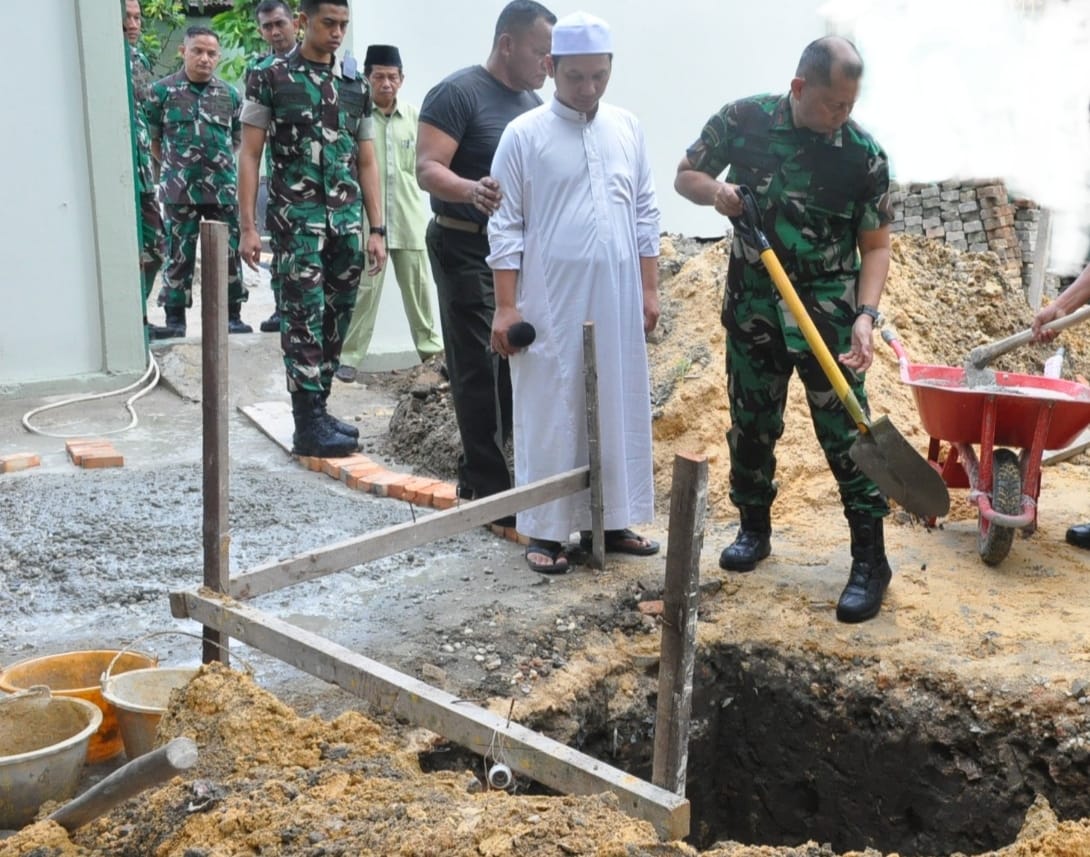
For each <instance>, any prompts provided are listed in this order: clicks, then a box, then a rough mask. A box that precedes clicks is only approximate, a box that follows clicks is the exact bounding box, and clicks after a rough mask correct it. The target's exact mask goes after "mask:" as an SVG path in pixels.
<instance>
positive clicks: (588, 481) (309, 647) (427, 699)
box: [170, 313, 690, 839]
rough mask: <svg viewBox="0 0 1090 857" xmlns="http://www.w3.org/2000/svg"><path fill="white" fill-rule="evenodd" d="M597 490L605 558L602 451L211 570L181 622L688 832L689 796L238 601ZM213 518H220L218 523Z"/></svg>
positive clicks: (210, 469) (222, 507)
mask: <svg viewBox="0 0 1090 857" xmlns="http://www.w3.org/2000/svg"><path fill="white" fill-rule="evenodd" d="M217 314H218V313H217ZM221 326H225V325H221ZM215 327H216V325H215V324H213V325H212V326H210V327H206V328H205V330H206V335H207V333H208V331H210V330H212V329H213V328H215ZM583 342H584V361H585V362H586V365H585V369H584V382H585V388H586V394H587V402H588V408H587V410H588V416H587V431H588V444H589V445H590V447H591V449H592V450H594V451H595V453H597V451H598V450H599V449H600V437H599V424H598V410H597V402H598V375H597V367H596V354H595V350H594V329H593V325H586V326H584V332H583ZM209 373H210V368H209V363H208V361H206V362H205V366H204V377H205V385H206V388H207V387H208V385H209V384H210V383H211V384H212V385H213V386H216V385H218V382H217V381H215V380H212V381H210V380H209ZM206 392H207V391H206ZM205 401H207V402H211V403H212V405H211V408H210V413H209V414H208V417H207V418H206V424H205V425H206V430H207V427H208V426H209V425H212V426H218V425H220V423H221V420H223V419H224V418H225V408H226V395H223V396H221V395H219V393H218V389H217V394H216V395H215V396H209V395H206V396H205ZM221 412H222V413H221ZM212 432H213V434H217V435H218V432H217V431H216V429H214V428H213V429H212ZM224 437H225V435H224ZM212 442H214V443H215V444H216V449H217V450H218V449H219V443H220V442H221V439H220V438H219V437H218V436H217V437H216V438H214V439H212ZM215 458H216V456H215V455H208V454H206V455H205V459H204V469H205V481H206V484H216V485H218V486H219V491H218V494H217V493H216V492H213V496H211V498H210V497H209V494H208V492H207V491H206V494H205V503H206V509H205V516H206V554H207V553H208V550H209V548H213V549H214V548H218V550H219V553H220V554H225V553H226V549H227V545H228V544H229V542H224V541H223V539H222V536H221V537H220V538H215V539H210V538H209V535H211V532H212V531H216V530H219V532H220V533H222V532H224V529H223V528H220V527H217V526H216V525H215V524H216V523H218V522H219V520H220V519H221V517H224V516H225V515H226V510H227V502H228V501H227V496H226V493H227V491H226V479H225V478H222V477H221V476H220V474H219V473H218V469H217V464H216V461H214V460H213V459H215ZM224 460H225V458H224ZM209 480H211V483H209ZM588 488H589V489H590V491H591V497H592V500H593V502H592V504H591V522H592V532H593V533H594V539H595V544H596V545H597V546H598V549H599V550H600V551H602V552H603V556H602V557H600V558H604V540H603V538H602V534H603V517H604V513H603V505H602V502H601V499H602V488H601V467H600V460H599V458H598V456H597V454H594V455H592V456H591V458H590V465H589V466H587V467H580V468H576V469H575V470H570V471H568V472H566V473H561V474H558V475H556V476H552V477H549V478H547V479H542V480H539V481H537V482H534V483H531V484H529V485H524V486H521V487H519V488H512V489H511V490H509V491H504V492H502V493H500V494H494V495H492V496H490V497H486V498H484V499H482V500H476V501H473V502H469V503H464V504H462V505H460V506H456V507H454V508H452V509H447V510H446V511H443V512H435V513H433V514H430V515H427V516H426V517H423V518H421V519H420V520H417V521H411V522H407V523H404V524H398V525H395V526H392V527H387V528H385V529H382V530H379V531H378V532H375V533H370V534H368V535H365V536H362V537H360V538H355V539H350V540H347V541H344V542H339V543H337V544H333V545H328V546H326V547H323V548H320V549H318V550H314V551H311V552H309V553H305V554H300V555H297V556H294V557H291V558H289V559H286V560H282V561H279V562H274V563H269V564H267V565H264V566H258V567H257V568H253V569H250V570H249V571H246V572H243V573H242V574H239V575H238V576H236V577H235V578H233V579H230V578H229V577H228V575H227V574H223V575H222V577H221V576H220V574H219V573H216V572H215V571H213V572H212V573H211V574H209V573H208V572H207V571H206V575H205V584H206V587H205V588H204V589H202V590H199V591H197V592H173V593H171V595H170V606H171V613H172V615H173V616H175V617H176V618H179V619H184V618H190V619H193V620H195V621H197V622H200V623H201V624H202V625H203V626H204V634H205V641H206V648H207V643H208V641H210V640H213V639H217V640H222V641H223V642H224V643H226V641H227V640H228V639H229V638H231V637H234V638H236V639H238V640H241V641H243V642H245V643H246V644H248V645H250V646H253V647H254V648H256V649H260V650H261V651H263V652H265V653H266V654H269V655H272V656H273V657H276V658H279V659H280V660H282V661H284V662H285V663H288V664H291V665H292V666H294V667H296V668H298V669H301V670H303V671H304V672H308V673H310V674H311V675H314V676H316V677H318V678H320V679H323V680H324V681H327V682H329V683H331V684H335V685H337V686H338V687H341V688H344V689H345V690H347V691H349V692H350V693H353V694H355V695H356V696H359V697H360V698H362V699H365V700H367V701H368V702H370V703H371V704H372V705H373V706H375V708H376V709H378V710H380V711H383V712H388V713H392V714H395V715H397V716H399V717H402V718H405V719H406V720H409V721H410V722H412V723H415V724H417V725H420V726H423V727H425V728H427V729H430V730H432V731H433V732H436V733H438V734H439V735H442V736H444V737H446V738H448V739H450V740H452V741H455V742H457V743H458V744H460V745H462V746H464V747H466V748H468V749H470V750H471V751H473V752H475V753H478V754H480V755H482V756H488V755H493V756H496V755H499V754H500V753H502V757H501V758H502V761H503V762H504V763H505V764H507V765H508V766H509V767H510V768H511V769H512V770H514V771H517V772H519V773H522V774H525V775H526V776H529V777H531V778H533V779H535V780H537V781H538V782H541V783H544V784H545V785H547V786H550V787H551V788H555V789H557V790H559V791H563V792H566V793H570V794H597V793H599V792H602V791H609V792H612V793H613V794H615V795H616V796H617V798H618V800H619V801H620V807H621V809H622V810H624V811H625V812H627V813H629V814H630V815H633V816H635V817H637V818H642V819H644V820H646V821H649V822H650V823H651V824H652V825H653V826H654V827H655V829H656V830H657V831H658V833H659V835H660V836H662V837H664V838H667V839H682V838H684V837H685V836H687V835H688V833H689V823H690V820H689V811H690V807H689V802H688V801H687V800H685V798H684V797H682V796H679V795H676V794H673V793H671V792H669V791H667V790H665V789H662V788H659V787H658V786H655V785H652V784H651V783H648V782H645V781H644V780H641V779H639V778H638V777H634V776H632V775H630V774H627V773H625V772H624V771H621V770H619V769H617V768H614V767H612V766H610V765H607V764H605V763H603V762H600V761H598V760H597V759H594V758H592V757H591V756H587V755H586V754H584V753H581V752H579V751H577V750H573V749H572V748H570V747H567V746H565V745H564V744H561V743H559V742H557V741H554V740H552V739H551V738H547V737H545V736H543V735H540V734H538V733H536V732H534V731H532V730H530V729H527V728H525V727H523V726H519V725H518V724H517V723H512V722H511V721H510V720H509V719H508V720H505V719H503V718H501V717H499V716H497V715H495V714H493V713H492V712H489V711H487V710H485V709H483V708H480V707H478V706H476V705H472V704H470V703H468V702H466V701H465V700H461V699H458V698H457V697H454V696H452V695H451V694H449V693H446V692H445V691H442V690H439V689H438V688H435V687H432V686H430V685H428V684H426V683H424V682H422V681H419V680H418V679H415V678H413V677H412V676H408V675H405V674H404V673H400V672H398V671H396V670H394V669H392V668H390V667H387V666H385V665H383V664H381V663H379V662H377V661H373V660H371V659H369V658H367V657H365V656H363V655H361V654H358V653H356V652H353V651H352V650H350V649H347V648H345V647H343V646H340V645H337V644H336V643H333V642H332V641H330V640H327V639H325V638H324V637H321V636H320V635H318V634H314V633H311V632H309V631H306V630H304V629H302V628H299V627H297V626H295V625H292V624H290V623H288V622H285V621H283V620H281V619H278V618H276V617H273V616H269V615H267V614H264V613H262V612H261V611H259V610H258V609H256V608H254V607H251V606H248V605H244V604H242V603H240V602H239V601H238V600H236V599H247V598H254V597H256V596H258V595H262V594H265V593H269V592H274V591H276V590H278V589H282V588H284V587H286V586H291V585H293V584H295V583H301V582H303V581H306V580H313V579H316V578H319V577H323V576H325V575H328V574H333V573H335V572H337V571H341V570H343V569H345V568H351V567H352V566H355V565H358V564H360V563H363V562H367V561H368V560H373V559H378V558H380V557H384V556H390V555H392V554H396V553H399V552H401V551H403V550H407V549H409V548H413V547H417V546H419V545H422V544H426V543H428V542H431V541H435V540H436V539H440V538H444V537H446V536H451V535H455V534H457V533H461V532H465V531H466V530H469V529H472V528H473V527H476V526H480V525H482V524H486V523H488V522H490V521H493V520H495V519H496V518H499V517H502V516H503V515H507V514H511V513H512V512H521V511H523V510H524V509H529V508H532V507H534V506H538V505H540V504H542V503H546V502H549V501H551V500H556V499H559V498H561V497H566V496H569V495H571V494H574V493H577V492H579V491H583V490H586V489H588ZM210 520H211V521H212V522H213V524H212V526H210V527H209V526H207V525H208V523H209V521H210ZM213 542H214V544H213ZM223 560H224V562H223V565H222V567H223V568H224V569H226V568H229V566H228V565H227V563H226V556H223ZM216 565H218V563H209V564H207V565H206V569H208V568H213V569H214V568H215V567H216ZM598 567H601V565H599V566H598ZM225 584H226V585H225ZM225 590H226V591H225Z"/></svg>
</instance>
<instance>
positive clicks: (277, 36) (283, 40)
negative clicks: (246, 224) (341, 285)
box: [246, 0, 296, 333]
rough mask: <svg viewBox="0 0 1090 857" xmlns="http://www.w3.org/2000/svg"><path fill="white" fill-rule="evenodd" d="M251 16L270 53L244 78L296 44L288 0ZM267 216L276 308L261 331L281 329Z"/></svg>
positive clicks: (265, 0) (273, 0) (275, 250)
mask: <svg viewBox="0 0 1090 857" xmlns="http://www.w3.org/2000/svg"><path fill="white" fill-rule="evenodd" d="M254 17H255V18H257V31H258V32H259V33H260V34H261V38H262V39H264V41H265V44H267V45H268V46H269V53H268V54H266V55H265V56H263V57H261V58H259V59H258V60H257V61H256V62H254V63H253V64H252V65H251V66H250V67H249V68H248V69H247V70H246V79H247V80H248V79H249V77H250V72H252V71H253V70H254V69H255V68H257V66H258V65H260V64H261V63H262V62H264V61H265V60H266V59H268V58H269V57H271V56H278V57H282V56H284V55H285V54H286V53H288V52H289V51H290V50H291V49H292V48H294V47H295V45H296V26H295V13H294V12H292V10H291V7H290V6H289V5H288V3H287V0H261V2H260V3H258V4H257V6H256V7H255V8H254ZM271 174H272V148H271V147H268V148H266V149H265V176H266V178H267V177H268V176H269V175H271ZM270 219H271V218H270V217H269V216H268V213H267V214H266V217H265V229H266V230H267V233H268V236H269V249H270V250H272V257H273V258H272V264H271V265H270V266H269V275H270V276H269V286H270V287H271V288H272V293H273V300H274V301H275V303H276V309H275V310H273V314H272V315H270V316H269V317H268V318H267V319H265V320H264V321H263V322H261V325H260V329H261V332H262V333H279V332H280V281H281V279H282V275H281V273H280V270H279V268H278V267H277V260H279V259H280V256H281V253H280V248H279V247H278V245H277V240H276V233H274V232H273V231H272V230H271V229H270V228H269V227H270V224H269V221H270Z"/></svg>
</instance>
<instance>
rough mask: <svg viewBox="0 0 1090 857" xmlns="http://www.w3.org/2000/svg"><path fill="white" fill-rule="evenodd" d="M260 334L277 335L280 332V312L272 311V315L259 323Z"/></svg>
mask: <svg viewBox="0 0 1090 857" xmlns="http://www.w3.org/2000/svg"><path fill="white" fill-rule="evenodd" d="M260 327H261V332H262V333H279V332H280V310H273V314H272V315H270V316H269V317H268V318H267V319H265V320H264V321H263V322H261V325H260Z"/></svg>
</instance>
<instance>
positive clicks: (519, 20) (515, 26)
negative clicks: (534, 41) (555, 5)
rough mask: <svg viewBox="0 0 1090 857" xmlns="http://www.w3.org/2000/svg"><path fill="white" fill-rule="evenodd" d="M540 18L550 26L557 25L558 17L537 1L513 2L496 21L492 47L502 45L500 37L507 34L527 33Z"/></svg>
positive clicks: (513, 0)
mask: <svg viewBox="0 0 1090 857" xmlns="http://www.w3.org/2000/svg"><path fill="white" fill-rule="evenodd" d="M538 18H544V19H545V20H546V22H548V23H549V24H555V23H556V15H554V14H553V13H552V12H550V11H549V10H548V9H546V8H545V7H544V6H542V5H541V4H540V3H537V2H535V0H511V2H510V3H508V4H507V5H506V6H504V7H503V11H502V12H500V17H499V18H497V19H496V32H495V34H494V35H493V36H492V47H496V45H498V44H499V43H500V36H502V35H504V34H505V33H506V34H508V35H512V36H518V35H521V34H522V33H525V32H526V31H527V30H529V29H531V28H532V27H533V26H534V24H535V23H537V19H538Z"/></svg>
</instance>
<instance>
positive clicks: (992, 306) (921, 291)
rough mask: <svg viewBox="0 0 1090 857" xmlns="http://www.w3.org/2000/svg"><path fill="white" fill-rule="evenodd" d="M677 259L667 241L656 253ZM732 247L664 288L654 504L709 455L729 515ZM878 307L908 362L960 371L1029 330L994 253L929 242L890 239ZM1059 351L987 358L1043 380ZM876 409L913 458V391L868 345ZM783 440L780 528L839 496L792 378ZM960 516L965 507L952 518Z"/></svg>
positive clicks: (712, 501)
mask: <svg viewBox="0 0 1090 857" xmlns="http://www.w3.org/2000/svg"><path fill="white" fill-rule="evenodd" d="M672 252H673V248H672V247H671V246H670V243H669V242H664V245H663V256H664V258H668V257H669V255H670V254H671V253H672ZM728 255H729V247H728V246H726V245H725V244H723V243H719V244H716V245H714V246H712V247H709V248H707V249H705V250H703V252H701V253H699V254H698V255H696V256H694V257H692V258H690V259H688V260H687V261H685V262H684V264H683V265H682V266H681V267H680V268H679V270H678V272H677V274H676V275H674V276H673V277H671V278H669V279H667V280H665V281H664V283H663V288H662V292H663V303H664V306H666V308H667V309H666V311H665V312H664V316H667V317H669V318H670V319H671V323H670V326H669V328H668V330H667V331H666V332H665V333H664V335H663V336H662V338H661V341H659V342H652V343H651V345H650V346H649V352H648V353H649V354H650V356H651V372H652V378H653V385H654V389H655V390H656V391H662V390H668V391H669V395H668V396H660V399H662V401H659V402H656V410H655V422H654V426H653V428H654V438H655V488H656V493H657V495H658V497H659V499H660V503H661V502H662V501H663V500H664V499H665V498H667V497H668V496H669V490H670V479H671V475H672V462H673V458H674V455H675V453H677V452H702V453H703V454H705V455H706V456H707V457H708V466H709V486H708V503H709V510H710V512H711V514H713V515H716V516H719V517H726V518H731V517H733V516H734V514H735V511H734V508H733V506H732V505H731V504H730V501H729V496H728V494H729V484H728V474H727V471H728V465H729V458H728V453H727V448H726V440H725V432H726V430H727V428H728V427H729V425H730V414H729V411H728V408H727V400H726V381H725V375H724V365H725V360H726V354H725V351H726V339H725V332H724V330H723V328H722V327H721V326H720V324H719V311H720V307H721V305H722V301H723V289H724V287H725V269H726V264H727V256H728ZM882 310H883V312H884V314H885V315H886V317H887V319H888V323H889V324H891V325H892V326H893V327H894V329H895V330H896V331H897V332H898V334H899V337H900V339H901V341H902V342H903V343H904V345H905V347H906V349H907V350H908V353H909V357H910V359H911V360H912V361H913V362H915V363H931V364H939V365H949V366H962V365H963V364H964V362H965V359H966V358H967V357H968V354H969V352H970V351H971V350H972V349H973V348H974V347H976V346H977V345H981V344H984V343H987V342H990V341H992V340H994V339H997V338H1000V337H1003V336H1007V335H1009V334H1011V333H1016V332H1018V331H1019V330H1023V329H1025V328H1027V327H1028V326H1029V324H1030V320H1031V319H1032V317H1033V311H1032V310H1031V309H1030V308H1029V305H1028V304H1027V302H1026V300H1025V297H1024V295H1023V294H1022V293H1021V292H1019V291H1016V290H1014V289H1012V288H1011V286H1010V285H1009V284H1008V282H1007V280H1006V279H1005V277H1004V276H1003V272H1002V269H1001V268H1000V265H999V261H998V258H997V257H996V256H995V255H994V254H992V253H963V252H961V251H959V250H956V249H954V248H951V247H947V246H946V245H944V244H939V243H937V242H934V241H929V240H927V239H924V238H920V237H916V236H908V235H897V236H894V238H893V250H892V257H891V262H890V272H889V277H888V280H887V284H886V291H885V294H884V297H883V299H882ZM1083 331H1084V329H1083V328H1075V329H1072V330H1068V331H1066V332H1065V333H1064V334H1063V335H1062V337H1061V338H1060V339H1059V340H1058V342H1059V343H1062V344H1063V345H1064V346H1065V347H1066V359H1065V366H1064V374H1065V377H1073V376H1075V375H1076V374H1083V373H1087V372H1088V371H1090V338H1088V337H1087V335H1086V333H1085V332H1083ZM1055 349H1056V344H1055V343H1053V344H1050V345H1032V346H1027V347H1024V348H1022V349H1019V350H1017V351H1014V352H1011V353H1009V354H1007V355H1005V356H1004V357H1001V358H999V359H998V360H996V361H994V363H993V364H992V365H993V368H996V369H1002V370H1005V371H1009V372H1028V373H1039V372H1040V371H1041V367H1042V365H1043V362H1044V360H1045V358H1047V357H1048V356H1049V355H1051V354H1052V353H1053V352H1054V351H1055ZM867 394H868V397H869V400H870V407H871V412H872V413H873V414H874V415H876V416H879V415H886V416H888V417H889V419H890V421H891V422H892V423H893V425H894V426H896V427H897V428H898V430H900V432H901V433H902V434H903V435H905V437H906V438H908V440H909V441H910V442H911V443H912V444H913V445H914V446H916V447H917V448H918V449H920V450H921V452H922V451H925V450H926V448H927V441H928V437H927V435H926V433H925V432H924V431H923V429H922V428H921V427H920V424H919V417H918V413H917V411H916V406H915V403H914V401H913V398H912V394H911V391H910V389H909V388H908V387H907V386H905V385H904V384H902V383H901V381H900V375H899V369H898V364H897V359H896V357H895V355H894V353H893V351H892V350H891V349H890V348H888V347H887V346H886V345H884V344H883V343H882V342H880V341H879V340H878V339H877V337H876V340H875V361H874V364H873V366H872V367H871V369H870V371H869V372H868V373H867ZM785 421H786V428H785V431H784V436H783V438H782V440H781V441H780V443H779V445H778V447H777V459H778V468H777V479H778V481H779V485H780V493H779V496H778V498H777V500H776V505H775V508H774V512H773V513H774V516H775V518H776V521H777V522H778V523H780V524H784V523H786V524H790V523H800V522H802V521H805V520H806V519H807V518H809V517H811V516H812V513H813V510H814V509H815V508H832V507H836V506H838V504H839V497H838V495H837V492H836V486H835V483H834V482H833V478H832V475H831V474H830V473H829V471H828V468H827V466H826V464H825V458H824V455H823V453H822V452H821V448H820V447H819V446H818V443H817V440H816V439H815V437H814V431H813V427H812V425H811V423H810V417H809V412H808V409H807V406H806V400H805V394H804V392H803V389H802V385H801V384H800V383H799V382H798V381H797V380H793V381H792V383H791V387H790V392H789V395H788V406H787V414H786V420H785ZM956 514H962V515H967V514H970V510H967V509H959V510H958V511H957V512H956Z"/></svg>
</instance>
